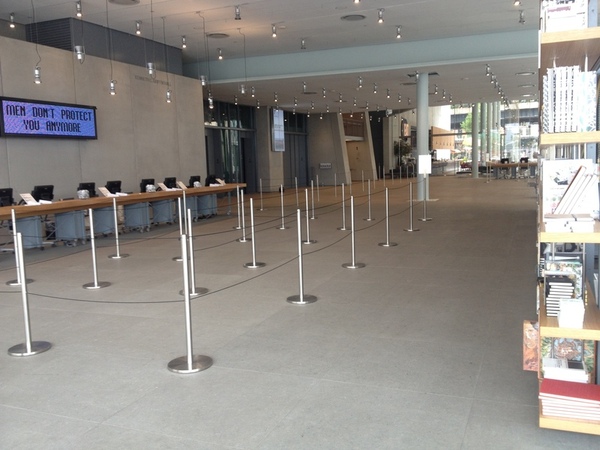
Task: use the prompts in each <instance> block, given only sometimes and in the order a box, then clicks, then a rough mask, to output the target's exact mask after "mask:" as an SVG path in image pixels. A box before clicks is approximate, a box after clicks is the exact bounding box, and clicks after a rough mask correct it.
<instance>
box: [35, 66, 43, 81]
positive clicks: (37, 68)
mask: <svg viewBox="0 0 600 450" xmlns="http://www.w3.org/2000/svg"><path fill="white" fill-rule="evenodd" d="M33 82H34V83H35V84H42V69H41V67H40V66H35V69H33Z"/></svg>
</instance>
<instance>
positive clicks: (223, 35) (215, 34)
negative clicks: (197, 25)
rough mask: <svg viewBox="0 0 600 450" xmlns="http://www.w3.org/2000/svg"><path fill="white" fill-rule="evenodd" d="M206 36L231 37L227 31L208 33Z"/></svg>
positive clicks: (215, 37) (214, 37)
mask: <svg viewBox="0 0 600 450" xmlns="http://www.w3.org/2000/svg"><path fill="white" fill-rule="evenodd" d="M206 36H207V37H209V38H213V39H225V38H228V37H229V35H228V34H227V33H208V34H207V35H206Z"/></svg>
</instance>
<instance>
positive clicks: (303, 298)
mask: <svg viewBox="0 0 600 450" xmlns="http://www.w3.org/2000/svg"><path fill="white" fill-rule="evenodd" d="M296 223H297V226H298V281H299V285H300V295H292V296H290V297H288V298H287V302H288V303H293V304H294V305H306V304H308V303H314V302H316V301H317V297H315V296H314V295H305V294H304V275H303V271H302V264H303V263H302V222H301V219H300V210H299V209H298V210H296Z"/></svg>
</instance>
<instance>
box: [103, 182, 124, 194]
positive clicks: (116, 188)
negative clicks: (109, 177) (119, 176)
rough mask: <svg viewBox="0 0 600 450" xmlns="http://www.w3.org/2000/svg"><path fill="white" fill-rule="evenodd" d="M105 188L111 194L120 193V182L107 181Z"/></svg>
mask: <svg viewBox="0 0 600 450" xmlns="http://www.w3.org/2000/svg"><path fill="white" fill-rule="evenodd" d="M105 187H106V189H108V192H110V193H111V194H116V193H117V192H121V180H114V181H107V182H106V186H105Z"/></svg>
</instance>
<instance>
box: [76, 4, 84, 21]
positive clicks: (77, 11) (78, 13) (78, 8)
mask: <svg viewBox="0 0 600 450" xmlns="http://www.w3.org/2000/svg"><path fill="white" fill-rule="evenodd" d="M75 13H76V15H77V17H79V18H81V16H83V11H82V10H81V2H80V1H78V2H76V3H75Z"/></svg>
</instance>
